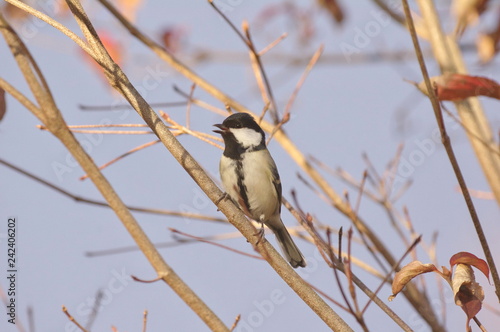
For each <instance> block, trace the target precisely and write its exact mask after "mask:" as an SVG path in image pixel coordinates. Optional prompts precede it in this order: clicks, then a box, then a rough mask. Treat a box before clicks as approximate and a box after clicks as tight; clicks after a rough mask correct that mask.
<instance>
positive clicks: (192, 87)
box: [186, 83, 196, 129]
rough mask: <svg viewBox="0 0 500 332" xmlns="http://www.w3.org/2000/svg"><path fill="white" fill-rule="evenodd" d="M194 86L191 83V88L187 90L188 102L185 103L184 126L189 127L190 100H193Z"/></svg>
mask: <svg viewBox="0 0 500 332" xmlns="http://www.w3.org/2000/svg"><path fill="white" fill-rule="evenodd" d="M195 88H196V84H195V83H193V84H192V85H191V90H190V91H189V98H188V103H187V105H186V128H188V129H189V127H190V126H191V104H192V102H191V100H193V94H194V89H195Z"/></svg>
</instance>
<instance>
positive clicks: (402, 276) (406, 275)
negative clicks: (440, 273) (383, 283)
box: [389, 261, 437, 301]
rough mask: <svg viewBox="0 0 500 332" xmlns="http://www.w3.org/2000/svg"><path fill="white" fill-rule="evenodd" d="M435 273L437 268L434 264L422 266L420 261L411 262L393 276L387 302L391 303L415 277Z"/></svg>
mask: <svg viewBox="0 0 500 332" xmlns="http://www.w3.org/2000/svg"><path fill="white" fill-rule="evenodd" d="M435 271H437V268H436V267H435V266H434V264H424V263H422V262H420V261H413V262H411V263H410V264H408V265H406V266H404V267H403V268H402V269H401V270H399V271H398V272H397V273H396V275H395V276H394V280H393V281H392V295H391V296H389V301H392V300H393V299H394V298H395V297H396V295H398V293H399V292H401V291H402V290H403V288H404V287H405V286H406V284H407V283H409V282H410V281H411V280H412V279H413V278H415V277H416V276H418V275H421V274H423V273H427V272H435Z"/></svg>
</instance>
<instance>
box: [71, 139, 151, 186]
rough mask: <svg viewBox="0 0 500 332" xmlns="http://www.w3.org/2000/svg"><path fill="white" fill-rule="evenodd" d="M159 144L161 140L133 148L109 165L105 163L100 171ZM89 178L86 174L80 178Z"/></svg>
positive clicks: (100, 167) (109, 162)
mask: <svg viewBox="0 0 500 332" xmlns="http://www.w3.org/2000/svg"><path fill="white" fill-rule="evenodd" d="M157 143H160V140H156V141H152V142H148V143H144V144H142V145H139V146H137V147H135V148H133V149H132V150H129V151H127V152H125V153H123V154H121V155H119V156H118V157H116V158H114V159H112V160H110V161H108V162H107V163H104V164H103V165H101V166H99V169H100V170H103V169H105V168H106V167H108V166H111V165H112V164H114V163H116V162H118V161H119V160H121V159H123V158H125V157H127V156H129V155H131V154H132V153H134V152H137V151H139V150H142V149H145V148H147V147H150V146H153V145H155V144H157ZM88 177H89V176H88V175H87V174H84V175H82V176H81V177H80V180H85V179H87V178H88Z"/></svg>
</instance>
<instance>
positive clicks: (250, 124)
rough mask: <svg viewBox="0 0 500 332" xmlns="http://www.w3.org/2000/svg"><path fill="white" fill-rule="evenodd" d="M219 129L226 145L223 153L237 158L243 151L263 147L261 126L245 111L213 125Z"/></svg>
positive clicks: (217, 131) (263, 137)
mask: <svg viewBox="0 0 500 332" xmlns="http://www.w3.org/2000/svg"><path fill="white" fill-rule="evenodd" d="M214 126H216V127H217V128H219V129H220V130H214V132H216V133H218V134H221V135H222V138H223V139H224V144H225V146H226V148H225V150H224V155H225V156H227V157H231V158H233V159H239V158H240V157H241V154H242V153H243V152H245V151H255V150H261V149H265V147H266V143H265V137H266V136H265V134H264V131H263V130H262V128H260V126H259V125H258V124H257V122H255V120H254V119H253V117H252V116H251V115H250V114H247V113H236V114H233V115H230V116H229V117H227V118H226V119H225V120H224V122H222V124H216V125H214Z"/></svg>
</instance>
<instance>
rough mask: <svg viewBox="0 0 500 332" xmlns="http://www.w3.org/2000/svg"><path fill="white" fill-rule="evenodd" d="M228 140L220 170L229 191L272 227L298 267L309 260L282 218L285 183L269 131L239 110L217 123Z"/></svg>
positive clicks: (248, 212)
mask: <svg viewBox="0 0 500 332" xmlns="http://www.w3.org/2000/svg"><path fill="white" fill-rule="evenodd" d="M214 126H216V127H217V128H219V129H220V130H214V132H216V133H218V134H221V135H222V138H223V139H224V145H225V149H224V154H223V155H222V158H221V160H220V164H219V172H220V177H221V180H222V184H223V185H224V189H225V190H226V193H227V194H228V195H229V197H231V199H232V200H233V201H234V202H235V203H236V204H237V205H238V206H239V207H240V208H241V210H243V212H244V213H245V214H246V215H247V216H248V217H249V218H252V219H253V220H256V221H258V222H260V223H262V224H264V225H266V226H267V227H269V228H270V229H271V230H272V231H273V233H274V234H275V235H276V239H277V240H278V243H279V244H280V246H281V249H282V250H283V253H284V254H285V256H286V259H287V260H288V261H289V262H290V265H292V266H293V267H294V268H296V267H298V266H302V267H305V266H306V261H305V259H304V256H303V255H302V253H301V252H300V250H299V248H297V245H295V243H294V242H293V240H292V237H291V236H290V234H289V233H288V231H287V229H286V227H285V225H284V224H283V222H282V221H281V217H280V212H281V182H280V176H279V174H278V169H277V168H276V164H275V163H274V160H273V158H272V157H271V154H270V153H269V151H268V150H267V148H266V142H265V137H266V136H265V134H264V131H263V130H262V129H261V128H260V126H259V125H258V124H257V122H255V120H254V119H253V117H252V116H251V115H249V114H247V113H236V114H233V115H231V116H229V117H227V118H226V119H225V120H224V122H222V124H216V125H214Z"/></svg>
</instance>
